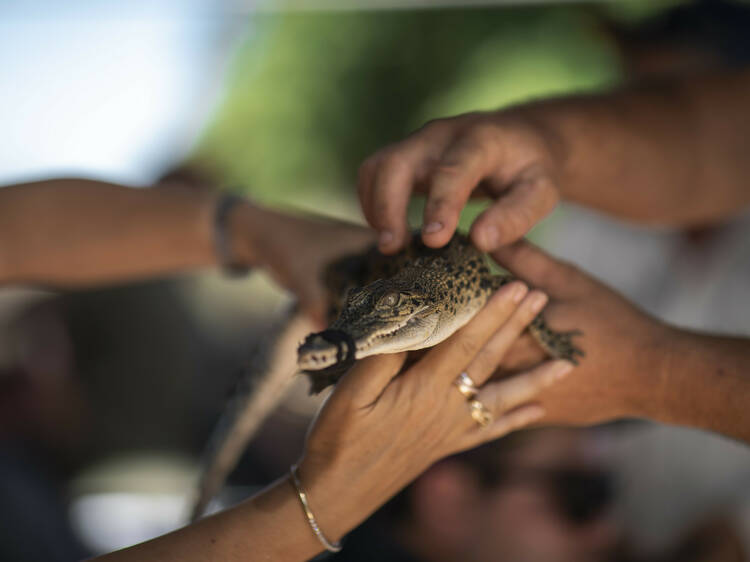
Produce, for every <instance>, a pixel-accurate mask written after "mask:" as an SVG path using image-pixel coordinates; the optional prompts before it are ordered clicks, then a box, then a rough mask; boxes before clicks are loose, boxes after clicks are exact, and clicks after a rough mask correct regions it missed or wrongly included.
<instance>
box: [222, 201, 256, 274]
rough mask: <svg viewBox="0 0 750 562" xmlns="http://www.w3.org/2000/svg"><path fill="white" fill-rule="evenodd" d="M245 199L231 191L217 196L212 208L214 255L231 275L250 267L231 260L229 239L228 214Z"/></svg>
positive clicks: (247, 269) (243, 272)
mask: <svg viewBox="0 0 750 562" xmlns="http://www.w3.org/2000/svg"><path fill="white" fill-rule="evenodd" d="M245 201H246V199H245V198H243V197H240V196H239V195H234V194H233V193H224V194H222V195H220V196H219V198H218V199H217V201H216V207H215V208H214V248H215V251H216V257H217V259H218V261H219V264H220V265H221V267H222V269H223V270H224V271H225V272H226V273H227V274H228V275H231V276H233V277H239V276H242V275H244V274H246V273H247V272H248V271H250V268H249V267H247V266H244V265H240V264H238V263H234V262H233V261H232V255H231V251H230V250H231V241H230V240H229V233H228V231H227V229H228V223H229V214H230V212H231V211H232V209H234V208H235V207H236V206H237V205H240V204H242V203H244V202H245Z"/></svg>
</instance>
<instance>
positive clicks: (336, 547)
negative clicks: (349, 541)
mask: <svg viewBox="0 0 750 562" xmlns="http://www.w3.org/2000/svg"><path fill="white" fill-rule="evenodd" d="M289 474H290V475H291V482H292V486H294V490H295V491H296V492H297V497H298V498H299V501H300V503H301V504H302V511H303V512H304V513H305V517H306V518H307V522H308V524H309V525H310V528H311V529H312V531H313V533H315V536H316V537H317V538H318V540H319V541H320V544H322V545H323V546H324V547H325V549H326V550H327V551H328V552H340V551H341V543H340V542H333V543H332V542H331V541H329V540H328V539H327V538H326V537H325V535H324V534H323V531H321V530H320V526H319V525H318V522H317V521H316V520H315V515H313V512H312V509H310V504H309V503H308V501H307V494H306V493H305V490H304V489H303V488H302V483H301V482H300V481H299V475H298V474H297V465H296V464H293V465H292V466H291V467H290V468H289Z"/></svg>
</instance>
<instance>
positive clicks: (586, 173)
mask: <svg viewBox="0 0 750 562" xmlns="http://www.w3.org/2000/svg"><path fill="white" fill-rule="evenodd" d="M748 95H750V73H749V72H738V73H732V74H724V75H718V76H713V77H704V78H694V79H692V80H683V81H677V80H675V81H672V82H668V83H661V84H653V85H649V86H645V87H642V88H638V89H627V90H622V91H618V92H614V93H610V94H603V95H594V96H582V97H571V98H566V99H559V100H550V101H544V102H539V103H533V104H529V105H526V106H520V107H519V108H517V109H515V110H510V111H511V112H513V111H518V112H519V114H520V115H522V116H524V118H526V119H528V121H529V122H531V123H532V125H533V126H534V127H537V128H538V129H539V130H540V131H541V132H542V135H543V137H544V138H546V139H547V140H548V142H547V144H548V145H549V146H550V147H551V154H552V156H551V159H552V162H553V165H552V167H553V173H554V174H555V175H556V176H557V178H556V179H557V182H558V185H559V187H560V191H561V195H562V196H563V198H565V199H568V200H570V201H573V202H576V203H580V204H583V205H586V206H589V207H593V208H595V209H599V210H602V211H604V212H607V213H610V214H613V215H617V216H620V217H623V218H626V219H630V220H636V221H640V222H645V223H650V224H659V225H665V226H685V225H695V224H705V223H710V222H715V221H717V220H720V219H724V218H726V217H728V216H731V215H734V214H735V213H738V212H740V211H741V210H742V209H743V208H745V207H746V206H747V205H748V204H749V203H750V159H748V158H747V156H746V148H747V142H746V136H747V134H748V131H750V110H748V108H747V98H748Z"/></svg>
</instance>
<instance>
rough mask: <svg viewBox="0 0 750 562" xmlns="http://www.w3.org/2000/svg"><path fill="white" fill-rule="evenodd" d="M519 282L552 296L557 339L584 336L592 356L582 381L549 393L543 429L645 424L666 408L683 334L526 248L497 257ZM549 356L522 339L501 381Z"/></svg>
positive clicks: (583, 365)
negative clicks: (671, 362)
mask: <svg viewBox="0 0 750 562" xmlns="http://www.w3.org/2000/svg"><path fill="white" fill-rule="evenodd" d="M493 257H494V258H495V260H496V261H497V262H498V263H499V264H500V265H501V266H503V267H504V268H506V269H508V270H509V271H510V272H511V273H513V274H514V275H516V276H517V277H519V278H521V279H523V280H524V281H526V282H528V283H529V285H530V286H533V287H536V288H538V289H540V290H542V291H544V292H545V293H546V294H547V295H549V298H550V302H549V304H548V305H547V307H546V308H545V309H544V316H545V318H546V320H547V324H548V325H549V326H550V327H551V328H552V329H553V330H556V331H568V330H580V331H581V332H582V335H580V336H576V337H575V342H576V345H577V346H579V347H580V348H582V349H583V351H584V352H585V353H586V355H585V357H583V358H582V359H581V360H580V365H579V366H578V367H576V376H575V377H571V378H570V379H569V380H567V381H565V382H563V383H562V384H559V385H555V387H553V388H550V389H547V390H545V391H544V392H543V393H541V394H540V396H539V399H540V402H541V404H542V405H543V406H544V409H545V410H546V414H545V416H544V418H543V419H542V420H540V423H542V424H548V423H562V424H573V425H589V424H594V423H599V422H605V421H610V420H614V419H618V418H623V417H645V416H646V414H647V412H651V411H653V407H654V405H655V404H658V403H659V401H660V400H661V397H660V392H661V391H662V389H661V386H660V384H659V383H658V382H656V381H658V380H660V375H661V373H662V372H663V369H664V364H665V360H666V359H667V357H668V352H669V350H670V348H671V346H672V345H673V342H674V338H675V330H674V329H673V328H670V327H668V326H666V325H665V324H663V323H661V322H659V321H658V320H656V319H654V318H652V317H650V316H648V315H647V314H645V313H644V312H642V311H641V310H639V309H638V308H637V307H635V306H634V305H633V304H631V303H630V302H628V301H627V300H626V299H625V298H623V297H622V296H621V295H619V294H617V293H616V292H615V291H613V290H612V289H610V288H608V287H607V286H605V285H603V284H602V283H600V282H598V281H597V280H595V279H593V278H592V277H591V276H589V275H587V274H586V273H584V272H583V271H581V270H579V269H577V268H576V267H574V266H572V265H570V264H567V263H564V262H561V261H559V260H557V259H555V258H553V257H551V256H549V255H548V254H546V253H545V252H543V251H542V250H540V249H539V248H537V247H535V246H533V245H532V244H530V243H528V242H526V241H519V242H516V243H515V244H512V245H510V246H507V247H505V248H502V249H501V250H498V251H496V252H494V253H493ZM542 357H543V352H542V351H541V349H540V348H539V347H538V346H537V345H536V343H535V342H534V341H533V340H531V338H529V337H528V336H524V337H522V338H519V339H518V340H517V342H516V343H515V344H514V346H513V348H512V349H511V350H510V351H509V352H508V354H507V355H506V356H505V358H504V360H503V362H502V363H501V373H499V374H502V371H504V372H505V373H506V374H507V373H512V372H514V371H515V370H519V369H524V368H525V367H526V366H527V365H530V364H535V363H536V362H537V361H539V360H540V359H541V358H542Z"/></svg>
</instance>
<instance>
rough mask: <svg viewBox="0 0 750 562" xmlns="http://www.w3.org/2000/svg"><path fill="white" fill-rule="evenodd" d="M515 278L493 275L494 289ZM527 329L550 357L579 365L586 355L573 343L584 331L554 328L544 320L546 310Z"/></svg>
mask: <svg viewBox="0 0 750 562" xmlns="http://www.w3.org/2000/svg"><path fill="white" fill-rule="evenodd" d="M513 280H515V277H513V276H512V275H495V276H494V277H492V285H493V290H497V289H499V288H500V287H502V286H503V285H506V284H508V283H510V282H511V281H513ZM527 330H528V331H529V333H530V334H531V336H532V337H533V338H534V339H535V340H536V342H537V343H538V344H539V345H540V346H541V347H542V349H543V350H544V351H545V352H546V353H547V354H548V355H549V356H550V357H554V358H556V359H566V360H568V361H570V362H571V363H573V364H574V365H578V358H579V357H584V356H585V355H586V354H585V353H584V352H583V350H581V349H580V348H578V347H576V346H575V345H574V344H573V338H574V337H575V336H580V335H583V332H581V331H580V330H570V331H567V332H556V331H555V330H552V329H551V328H550V327H549V326H547V322H546V321H545V320H544V312H540V313H539V314H538V315H537V317H536V318H534V320H532V322H531V324H529V327H528V328H527Z"/></svg>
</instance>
